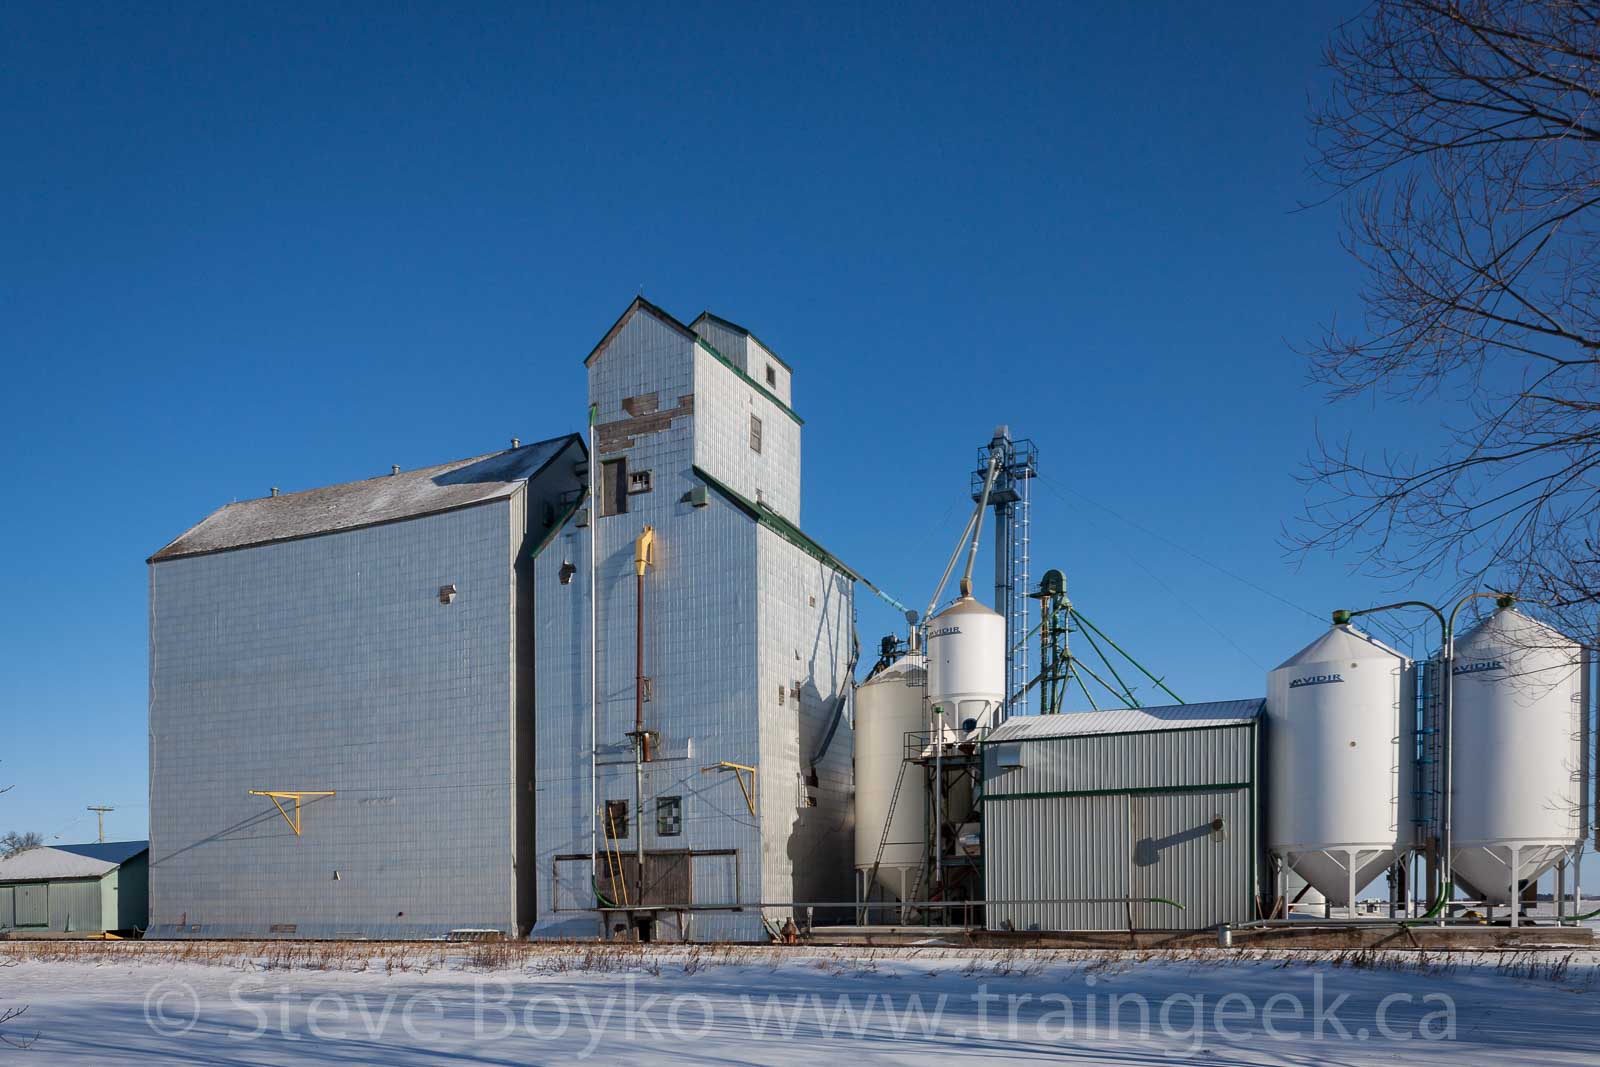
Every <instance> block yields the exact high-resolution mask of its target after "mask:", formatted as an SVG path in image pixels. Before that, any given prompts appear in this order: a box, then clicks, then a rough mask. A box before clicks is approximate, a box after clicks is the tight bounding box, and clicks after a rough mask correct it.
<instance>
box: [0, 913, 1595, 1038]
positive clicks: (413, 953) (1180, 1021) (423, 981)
mask: <svg viewBox="0 0 1600 1067" xmlns="http://www.w3.org/2000/svg"><path fill="white" fill-rule="evenodd" d="M24 1004H25V1005H27V1010H26V1012H25V1013H24V1014H23V1015H21V1016H20V1017H18V1018H16V1019H13V1020H11V1021H10V1022H8V1023H6V1024H4V1025H3V1026H0V1035H3V1036H5V1037H7V1038H9V1039H10V1040H11V1041H25V1040H27V1039H29V1038H32V1037H34V1035H37V1037H36V1038H35V1039H34V1040H33V1043H32V1045H31V1047H30V1049H29V1050H28V1051H27V1052H11V1051H10V1050H9V1049H8V1048H6V1046H3V1045H0V1057H3V1056H6V1055H10V1056H11V1057H13V1058H14V1059H15V1060H16V1062H18V1063H82V1064H120V1063H140V1064H151V1063H191V1064H200V1063H238V1064H269V1063H270V1064H278V1063H291V1062H302V1061H303V1062H311V1063H323V1064H346V1063H348V1064H355V1063H379V1062H381V1063H390V1064H406V1065H408V1064H455V1065H468V1064H513V1063H515V1064H525V1063H565V1062H577V1061H583V1060H587V1061H589V1062H593V1063H617V1062H623V1061H626V1062H630V1063H639V1064H649V1065H654V1064H671V1063H683V1064H705V1063H716V1064H743V1063H758V1064H789V1063H802V1062H804V1063H816V1062H819V1061H826V1060H831V1061H833V1062H836V1063H839V1064H843V1063H846V1062H849V1061H853V1060H870V1061H875V1062H884V1063H907V1064H910V1063H920V1064H926V1063H927V1062H928V1057H930V1056H937V1057H940V1058H941V1059H942V1060H950V1061H959V1062H961V1063H974V1064H977V1063H997V1064H998V1063H1027V1062H1044V1061H1046V1060H1052V1059H1065V1060H1067V1061H1069V1062H1072V1063H1075V1064H1117V1065H1127V1064H1130V1063H1143V1062H1175V1061H1176V1062H1191V1063H1203V1064H1229V1065H1235V1064H1257V1063H1292V1064H1297V1065H1309V1064H1341V1065H1359V1064H1383V1065H1386V1067H1388V1065H1393V1064H1395V1063H1401V1062H1403V1063H1417V1062H1434V1063H1439V1064H1445V1063H1451V1064H1461V1063H1467V1064H1500V1063H1505V1064H1538V1065H1541V1067H1553V1065H1558V1064H1593V1063H1595V1062H1597V1061H1600V953H1596V952H1592V951H1590V952H1571V953H1569V952H1556V953H1548V952H1547V953H1541V954H1537V955H1529V954H1520V955H1502V954H1488V953H1484V954H1476V953H1474V954H1457V955H1453V956H1440V955H1434V956H1419V955H1417V954H1409V953H1408V954H1401V953H1395V954H1389V955H1385V954H1377V955H1373V954H1343V955H1340V954H1322V955H1297V956H1289V955H1285V954H1262V953H1241V954H1237V955H1235V954H1223V953H1220V952H1198V953H1186V954H1164V953H1155V952H1146V953H1105V952H1097V953H1088V952H1025V951H1011V952H999V951H988V952H964V951H959V950H948V949H941V948H926V949H902V950H884V949H879V950H869V949H853V950H847V949H811V948H800V949H790V950H780V949H768V948H733V949H716V948H706V949H685V948H666V947H659V948H654V949H651V948H634V947H631V946H594V947H589V948H583V947H566V948H559V949H557V948H550V947H539V948H537V949H526V948H523V947H517V946H513V947H503V946H493V945H482V946H461V945H448V946H447V945H438V946H410V947H401V946H360V945H357V946H351V945H344V946H303V945H302V946H287V947H286V946H267V947H252V948H245V949H238V948H224V949H217V948H213V947H211V946H198V947H194V948H190V947H185V946H166V947H157V946H152V945H150V944H148V943H147V944H144V945H122V946H115V945H91V946H72V947H67V948H61V947H56V946H49V947H44V948H40V947H38V946H20V945H16V944H12V945H4V944H0V1015H3V1014H4V1010H5V1009H6V1008H8V1007H16V1006H20V1005H24Z"/></svg>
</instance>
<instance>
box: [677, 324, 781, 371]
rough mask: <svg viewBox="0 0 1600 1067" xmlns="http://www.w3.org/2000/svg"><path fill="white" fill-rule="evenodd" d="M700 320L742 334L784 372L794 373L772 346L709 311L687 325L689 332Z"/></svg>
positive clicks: (741, 327)
mask: <svg viewBox="0 0 1600 1067" xmlns="http://www.w3.org/2000/svg"><path fill="white" fill-rule="evenodd" d="M701 319H709V320H710V321H712V322H714V323H716V324H717V325H718V326H721V327H723V328H724V329H729V330H732V331H734V332H735V333H742V334H744V335H745V336H746V337H748V338H750V340H752V341H754V342H755V343H756V344H758V345H760V346H761V348H762V351H764V352H766V354H767V355H769V356H771V357H772V358H773V359H775V360H777V361H778V363H780V364H781V365H782V366H783V369H784V370H786V371H788V372H789V373H790V374H793V373H794V368H793V367H791V366H789V362H788V360H786V359H784V358H783V357H782V356H780V355H778V353H776V352H774V351H773V350H772V346H771V345H769V344H767V342H765V341H763V340H762V339H761V338H759V337H757V336H756V335H755V334H753V333H751V332H750V331H749V330H747V329H745V328H744V327H743V326H740V325H739V324H738V323H737V322H730V321H729V320H727V319H725V318H723V317H722V316H721V315H713V314H712V313H711V312H709V311H702V312H700V314H699V315H698V316H697V317H696V318H695V320H694V321H693V322H691V323H690V324H689V328H690V329H691V330H692V329H694V328H695V327H696V326H698V325H699V324H700V320H701Z"/></svg>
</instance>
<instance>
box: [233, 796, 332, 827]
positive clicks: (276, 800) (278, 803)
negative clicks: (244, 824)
mask: <svg viewBox="0 0 1600 1067" xmlns="http://www.w3.org/2000/svg"><path fill="white" fill-rule="evenodd" d="M250 795H251V796H253V797H267V798H268V799H269V800H271V801H272V804H273V807H275V808H277V809H278V814H279V815H282V816H283V821H284V822H286V823H288V824H289V829H291V830H293V831H294V835H295V836H296V837H299V836H300V798H301V797H331V796H335V795H337V794H335V793H334V791H333V790H331V789H299V790H290V789H252V790H250ZM290 799H292V800H293V801H294V818H292V819H291V818H290V817H289V813H288V812H287V811H284V810H283V801H285V800H290Z"/></svg>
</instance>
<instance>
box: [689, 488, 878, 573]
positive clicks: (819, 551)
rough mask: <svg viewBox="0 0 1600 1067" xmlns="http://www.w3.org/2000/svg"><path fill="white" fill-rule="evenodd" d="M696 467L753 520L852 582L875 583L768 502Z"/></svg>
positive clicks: (729, 500)
mask: <svg viewBox="0 0 1600 1067" xmlns="http://www.w3.org/2000/svg"><path fill="white" fill-rule="evenodd" d="M693 469H694V474H695V477H697V478H699V479H700V480H701V481H703V482H705V483H706V484H707V485H709V486H710V487H711V488H713V489H715V490H716V491H717V492H718V493H720V494H721V495H722V496H724V497H726V498H727V500H728V502H729V503H731V504H732V505H733V506H734V507H736V508H738V509H739V510H740V511H742V512H744V513H745V514H746V515H748V516H750V517H751V518H752V519H754V520H756V522H758V523H760V524H761V525H762V526H765V527H766V528H767V529H769V530H771V531H772V532H773V533H775V534H777V535H778V536H779V537H781V538H783V539H784V540H785V541H787V542H789V543H790V544H791V545H794V546H795V547H796V548H798V549H800V551H802V552H804V553H805V554H806V555H808V556H810V557H811V558H812V559H814V560H816V561H817V562H818V563H821V564H823V565H824V566H826V567H831V568H833V569H834V570H836V571H838V572H839V573H840V574H842V575H844V576H845V577H846V578H849V579H851V580H852V581H857V582H866V583H867V584H868V585H871V583H870V582H867V580H866V579H865V578H863V577H861V575H859V574H857V573H856V572H855V570H854V569H853V568H851V567H848V566H846V565H845V563H844V561H843V560H841V559H840V558H839V557H838V556H835V555H834V554H833V553H832V552H829V551H828V550H827V549H825V548H823V547H822V546H821V545H819V544H818V543H817V542H816V541H815V540H814V539H813V538H811V537H810V536H809V535H808V534H807V533H806V532H805V531H804V530H802V529H800V527H798V526H796V525H795V524H794V523H792V522H790V521H789V520H788V519H786V518H784V517H783V516H782V515H779V514H778V513H777V512H776V511H773V510H772V509H771V508H769V507H767V505H765V504H761V503H758V502H756V501H754V500H751V499H750V498H749V497H746V496H743V495H741V494H740V493H737V492H735V491H734V490H732V489H730V488H729V487H728V486H726V485H723V484H722V483H721V482H719V481H718V480H717V479H715V478H713V477H712V476H711V475H709V474H707V473H706V472H705V471H703V470H701V469H700V468H699V467H695V468H693Z"/></svg>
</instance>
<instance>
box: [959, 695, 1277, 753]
mask: <svg viewBox="0 0 1600 1067" xmlns="http://www.w3.org/2000/svg"><path fill="white" fill-rule="evenodd" d="M1266 703H1267V702H1266V701H1265V700H1263V699H1260V698H1256V699H1253V700H1218V701H1213V702H1211V703H1207V704H1172V705H1168V706H1165V707H1159V708H1108V709H1107V710H1105V711H1072V712H1066V713H1064V714H1061V715H1022V716H1018V717H1017V718H1014V719H1008V720H1006V721H1005V722H1004V723H1002V724H1000V725H999V726H997V727H995V729H994V731H993V732H992V733H990V734H989V736H988V737H987V738H985V740H986V741H987V742H990V743H993V742H998V741H1025V740H1036V739H1039V738H1048V737H1077V736H1080V735H1084V734H1131V733H1150V732H1152V731H1164V730H1200V729H1204V728H1206V727H1212V726H1240V725H1244V724H1246V723H1251V722H1254V721H1255V720H1256V719H1258V718H1260V717H1261V715H1262V713H1263V711H1264V709H1265V707H1266Z"/></svg>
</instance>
